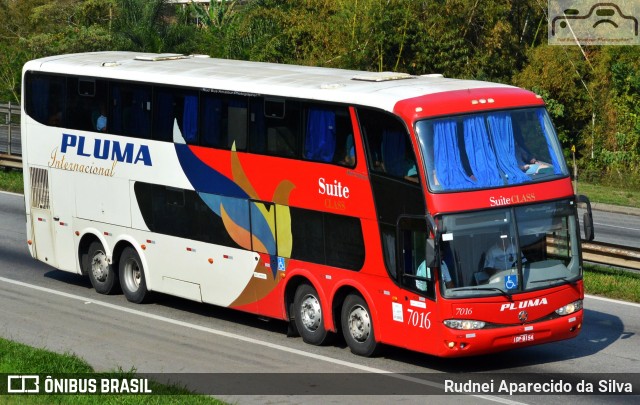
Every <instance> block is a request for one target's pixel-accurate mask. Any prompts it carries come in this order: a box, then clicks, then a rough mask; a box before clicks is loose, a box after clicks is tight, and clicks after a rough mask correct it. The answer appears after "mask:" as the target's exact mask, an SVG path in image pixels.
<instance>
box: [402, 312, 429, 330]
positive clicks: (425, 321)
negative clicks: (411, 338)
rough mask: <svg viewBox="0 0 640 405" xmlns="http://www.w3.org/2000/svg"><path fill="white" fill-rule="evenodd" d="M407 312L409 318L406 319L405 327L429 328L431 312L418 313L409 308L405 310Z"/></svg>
mask: <svg viewBox="0 0 640 405" xmlns="http://www.w3.org/2000/svg"><path fill="white" fill-rule="evenodd" d="M407 312H408V313H409V316H408V317H407V325H410V326H414V327H416V328H421V329H429V328H431V320H429V315H431V312H426V313H425V312H418V311H414V310H413V309H411V308H407Z"/></svg>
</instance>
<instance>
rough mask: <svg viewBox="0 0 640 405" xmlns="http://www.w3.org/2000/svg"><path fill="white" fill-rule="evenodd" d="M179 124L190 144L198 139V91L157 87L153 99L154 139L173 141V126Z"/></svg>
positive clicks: (183, 135)
mask: <svg viewBox="0 0 640 405" xmlns="http://www.w3.org/2000/svg"><path fill="white" fill-rule="evenodd" d="M175 124H178V128H180V133H181V134H182V138H183V139H184V140H185V141H186V142H187V143H188V144H194V143H196V142H197V140H198V132H199V131H198V93H196V92H195V91H181V90H179V89H175V88H170V87H160V88H156V89H155V92H154V101H153V135H152V136H153V139H155V140H159V141H167V142H172V141H173V127H174V125H175Z"/></svg>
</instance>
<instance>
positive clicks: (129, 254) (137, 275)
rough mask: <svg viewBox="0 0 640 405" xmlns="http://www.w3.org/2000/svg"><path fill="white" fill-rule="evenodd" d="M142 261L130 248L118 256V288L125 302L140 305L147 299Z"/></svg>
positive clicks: (147, 293)
mask: <svg viewBox="0 0 640 405" xmlns="http://www.w3.org/2000/svg"><path fill="white" fill-rule="evenodd" d="M143 269H144V268H143V266H142V261H141V260H140V256H138V252H136V250H135V249H134V248H132V247H130V246H128V247H126V248H124V250H123V251H122V255H121V256H120V286H121V287H122V292H123V293H124V296H125V297H127V300H129V301H131V302H134V303H136V304H141V303H142V302H144V300H145V299H146V298H147V297H148V295H149V292H148V291H147V283H146V282H145V280H144V271H143Z"/></svg>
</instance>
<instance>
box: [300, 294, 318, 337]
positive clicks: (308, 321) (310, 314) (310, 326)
mask: <svg viewBox="0 0 640 405" xmlns="http://www.w3.org/2000/svg"><path fill="white" fill-rule="evenodd" d="M300 319H301V320H302V325H303V326H304V327H305V328H306V329H307V330H309V331H311V332H315V331H316V330H318V328H319V327H320V322H321V321H322V309H321V308H320V301H318V299H317V298H316V297H314V296H313V295H311V294H309V295H307V296H305V297H304V299H303V300H302V304H301V305H300Z"/></svg>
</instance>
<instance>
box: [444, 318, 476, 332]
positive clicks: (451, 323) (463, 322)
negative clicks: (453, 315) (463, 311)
mask: <svg viewBox="0 0 640 405" xmlns="http://www.w3.org/2000/svg"><path fill="white" fill-rule="evenodd" d="M444 324H445V326H448V327H449V328H451V329H462V330H472V329H482V328H484V325H485V323H484V322H482V321H472V320H469V319H445V320H444Z"/></svg>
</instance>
